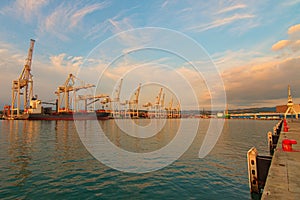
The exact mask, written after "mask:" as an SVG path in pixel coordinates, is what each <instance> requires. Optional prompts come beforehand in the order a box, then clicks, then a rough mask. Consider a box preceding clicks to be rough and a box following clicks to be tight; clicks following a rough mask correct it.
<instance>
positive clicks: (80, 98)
mask: <svg viewBox="0 0 300 200" xmlns="http://www.w3.org/2000/svg"><path fill="white" fill-rule="evenodd" d="M100 99H104V100H103V101H102V102H101V103H107V102H109V96H108V95H106V94H99V95H78V98H77V100H78V101H84V111H87V110H88V109H87V107H88V106H89V105H91V104H93V103H95V102H97V101H99V100H100ZM88 101H90V102H88Z"/></svg>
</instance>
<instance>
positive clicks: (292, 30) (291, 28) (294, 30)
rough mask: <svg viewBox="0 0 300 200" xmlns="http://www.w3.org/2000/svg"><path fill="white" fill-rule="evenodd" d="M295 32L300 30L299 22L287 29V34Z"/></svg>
mask: <svg viewBox="0 0 300 200" xmlns="http://www.w3.org/2000/svg"><path fill="white" fill-rule="evenodd" d="M296 32H300V24H296V25H294V26H291V27H290V28H289V30H288V34H290V35H291V34H293V33H296Z"/></svg>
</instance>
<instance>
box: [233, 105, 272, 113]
mask: <svg viewBox="0 0 300 200" xmlns="http://www.w3.org/2000/svg"><path fill="white" fill-rule="evenodd" d="M228 112H229V114H230V113H232V114H238V113H259V112H276V107H261V108H244V109H234V110H229V111H228Z"/></svg>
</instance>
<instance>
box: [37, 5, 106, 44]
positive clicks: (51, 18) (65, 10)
mask: <svg viewBox="0 0 300 200" xmlns="http://www.w3.org/2000/svg"><path fill="white" fill-rule="evenodd" d="M107 6H109V3H107V2H103V3H95V4H91V5H82V4H80V3H69V4H67V3H61V4H60V5H59V6H58V7H56V8H55V10H54V11H53V12H52V13H51V14H50V15H48V16H47V17H46V18H45V20H44V21H42V22H41V23H40V27H39V32H40V33H42V34H43V33H50V34H51V35H53V36H56V37H57V38H59V39H60V40H63V41H67V40H69V35H68V33H69V32H70V31H73V30H75V29H76V28H78V25H79V23H80V22H81V21H82V20H83V19H84V17H85V16H86V15H88V14H90V13H93V12H95V11H97V10H101V9H103V8H106V7H107Z"/></svg>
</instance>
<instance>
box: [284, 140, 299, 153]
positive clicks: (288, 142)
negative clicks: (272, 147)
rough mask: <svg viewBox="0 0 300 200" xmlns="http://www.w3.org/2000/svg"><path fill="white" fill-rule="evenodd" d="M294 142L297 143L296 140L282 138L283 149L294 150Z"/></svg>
mask: <svg viewBox="0 0 300 200" xmlns="http://www.w3.org/2000/svg"><path fill="white" fill-rule="evenodd" d="M293 144H297V141H296V140H291V139H284V140H282V150H283V151H293V147H292V145H293Z"/></svg>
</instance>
